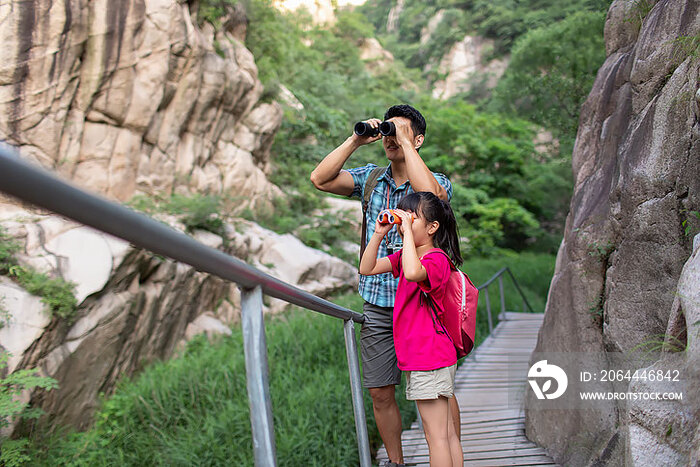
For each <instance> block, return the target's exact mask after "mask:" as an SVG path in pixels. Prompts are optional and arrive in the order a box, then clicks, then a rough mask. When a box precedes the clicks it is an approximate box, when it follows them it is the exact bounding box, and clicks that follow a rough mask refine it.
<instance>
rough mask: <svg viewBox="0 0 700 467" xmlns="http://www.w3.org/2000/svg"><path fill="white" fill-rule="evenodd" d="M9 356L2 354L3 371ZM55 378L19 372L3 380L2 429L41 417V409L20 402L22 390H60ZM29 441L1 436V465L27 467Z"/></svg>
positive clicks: (0, 387)
mask: <svg viewBox="0 0 700 467" xmlns="http://www.w3.org/2000/svg"><path fill="white" fill-rule="evenodd" d="M8 358H9V353H7V352H5V351H0V370H3V369H4V368H5V367H6V366H7V359H8ZM57 387H58V383H57V382H56V380H55V379H53V378H48V377H43V376H39V375H38V374H37V371H36V370H18V371H15V372H14V373H11V374H10V375H8V376H5V377H4V378H2V377H0V428H5V427H7V426H9V425H10V423H11V422H12V420H13V419H14V418H17V417H20V418H38V417H39V416H40V415H41V414H42V411H41V410H40V409H29V404H27V403H24V402H22V401H21V400H20V399H19V396H20V394H21V393H22V392H23V391H27V390H32V389H35V388H42V389H45V390H47V391H50V390H51V389H54V388H57ZM28 448H29V441H28V440H26V439H18V440H11V439H8V438H3V437H0V465H3V466H6V467H14V466H20V465H25V464H27V463H28V462H29V461H30V460H31V457H30V456H29V454H28V452H27V451H28Z"/></svg>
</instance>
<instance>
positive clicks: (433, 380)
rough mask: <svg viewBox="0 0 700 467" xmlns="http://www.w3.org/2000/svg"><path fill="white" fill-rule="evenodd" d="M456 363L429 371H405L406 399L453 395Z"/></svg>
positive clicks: (448, 396) (413, 399)
mask: <svg viewBox="0 0 700 467" xmlns="http://www.w3.org/2000/svg"><path fill="white" fill-rule="evenodd" d="M456 372H457V364H456V363H455V364H454V365H452V366H446V367H443V368H438V369H437V370H429V371H406V372H405V374H406V399H408V400H410V401H415V400H426V399H437V398H438V397H440V396H443V397H447V398H450V397H453V396H454V392H455V373H456Z"/></svg>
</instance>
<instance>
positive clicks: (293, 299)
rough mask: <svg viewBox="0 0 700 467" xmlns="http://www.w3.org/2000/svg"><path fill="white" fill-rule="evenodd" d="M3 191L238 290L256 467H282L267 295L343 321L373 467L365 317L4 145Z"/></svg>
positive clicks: (363, 457)
mask: <svg viewBox="0 0 700 467" xmlns="http://www.w3.org/2000/svg"><path fill="white" fill-rule="evenodd" d="M0 190H1V191H4V192H5V193H7V194H9V195H12V196H14V197H16V198H19V199H20V200H22V201H26V202H29V203H31V204H34V205H36V206H39V207H42V208H45V209H48V210H50V211H53V212H56V213H58V214H61V215H63V216H65V217H68V218H70V219H73V220H75V221H77V222H80V223H82V224H85V225H89V226H91V227H94V228H96V229H98V230H101V231H103V232H106V233H109V234H111V235H114V236H116V237H119V238H121V239H124V240H126V241H128V242H130V243H132V244H133V245H135V246H137V247H140V248H144V249H146V250H150V251H151V252H154V253H156V254H159V255H163V256H167V257H170V258H172V259H174V260H176V261H180V262H183V263H186V264H189V265H190V266H192V267H194V268H195V269H197V270H198V271H203V272H207V273H209V274H213V275H215V276H218V277H220V278H222V279H225V280H228V281H231V282H235V283H237V284H238V285H239V287H240V288H241V325H242V328H243V340H244V351H245V358H246V375H247V385H248V399H249V404H250V409H251V410H250V413H251V427H252V432H253V451H254V456H255V465H256V466H274V465H277V460H276V454H275V442H274V430H273V425H272V408H271V405H270V389H269V381H268V365H267V348H266V341H265V325H264V321H263V314H262V295H263V294H266V295H270V296H272V297H275V298H279V299H281V300H284V301H286V302H288V303H291V304H294V305H298V306H300V307H303V308H306V309H309V310H312V311H316V312H319V313H323V314H325V315H328V316H333V317H335V318H340V319H342V320H344V334H345V347H346V353H347V359H348V371H349V376H350V386H351V392H352V402H353V413H354V416H355V430H356V435H357V443H358V451H359V455H360V465H361V466H362V467H365V466H366V467H369V466H370V465H371V454H370V450H369V436H368V433H367V422H366V417H365V411H364V402H363V397H362V387H361V384H360V369H359V360H358V358H357V344H356V339H355V328H354V323H362V322H363V321H364V315H362V314H360V313H357V312H355V311H352V310H349V309H347V308H344V307H341V306H338V305H336V304H334V303H332V302H329V301H327V300H324V299H322V298H319V297H316V296H315V295H313V294H310V293H308V292H306V291H304V290H301V289H299V288H297V287H294V286H292V285H290V284H288V283H286V282H283V281H281V280H279V279H277V278H275V277H272V276H270V275H269V274H265V273H263V272H262V271H259V270H258V269H256V268H254V267H252V266H249V265H247V264H246V263H244V262H243V261H241V260H239V259H237V258H234V257H232V256H230V255H227V254H226V253H224V252H222V251H220V250H217V249H215V248H211V247H208V246H206V245H203V244H201V243H199V242H197V241H196V240H194V239H193V238H191V237H189V236H188V235H186V234H184V233H182V232H178V231H177V230H175V229H173V228H171V227H168V226H166V225H164V224H162V223H160V222H158V221H156V220H153V219H151V218H150V217H148V216H146V215H144V214H141V213H138V212H136V211H133V210H131V209H128V208H126V207H124V206H122V205H120V204H118V203H115V202H113V201H109V200H107V199H104V198H102V197H99V196H96V195H94V194H90V193H88V192H86V191H84V190H81V189H79V188H76V187H75V186H72V185H71V184H69V183H67V182H65V181H63V180H60V179H59V178H57V177H56V176H55V175H53V174H51V173H50V172H48V171H46V170H45V169H43V168H39V167H36V166H32V165H30V164H29V163H27V162H25V161H23V160H22V159H21V158H20V156H19V155H18V154H17V152H16V151H15V150H13V149H11V148H9V147H7V146H4V145H0Z"/></svg>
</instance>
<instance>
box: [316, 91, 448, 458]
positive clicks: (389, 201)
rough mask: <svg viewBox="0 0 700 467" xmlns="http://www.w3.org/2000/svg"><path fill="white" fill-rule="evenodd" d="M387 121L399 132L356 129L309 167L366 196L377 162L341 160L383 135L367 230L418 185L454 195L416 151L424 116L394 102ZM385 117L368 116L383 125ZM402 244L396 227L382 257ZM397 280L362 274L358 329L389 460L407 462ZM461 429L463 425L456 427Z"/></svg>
mask: <svg viewBox="0 0 700 467" xmlns="http://www.w3.org/2000/svg"><path fill="white" fill-rule="evenodd" d="M384 120H385V121H390V122H392V123H394V125H395V127H396V133H395V134H394V135H391V136H382V135H381V133H380V134H378V135H376V136H359V135H357V134H355V133H353V134H352V136H350V137H349V138H347V139H346V140H345V142H343V143H342V144H341V145H340V146H338V147H337V148H335V149H334V150H333V151H331V152H330V154H328V155H327V156H326V157H325V158H324V159H323V160H322V161H321V162H320V163H319V164H318V165H317V166H316V168H315V169H314V170H313V172H312V173H311V182H312V183H313V184H314V186H315V187H316V188H317V189H319V190H321V191H325V192H329V193H334V194H337V195H344V196H354V197H363V195H364V193H363V191H364V187H365V182H366V181H367V179H368V177H369V176H370V173H371V172H372V171H373V169H375V168H376V166H375V165H374V164H367V165H365V166H363V167H356V168H352V169H349V170H344V169H343V165H344V164H345V162H346V161H347V160H348V158H349V157H350V156H351V155H352V154H353V153H354V152H355V150H357V149H358V148H359V147H361V146H363V145H365V144H370V143H373V142H375V141H378V140H380V139H381V140H382V144H383V145H384V152H385V153H386V157H387V159H388V160H389V163H390V164H389V167H388V168H387V170H386V172H385V173H383V174H382V175H381V176H380V177H379V179H378V180H377V185H376V187H375V188H374V190H373V191H372V194H371V197H370V199H369V205H368V207H367V212H366V214H365V215H366V220H367V235H366V238H365V240H364V241H365V243H366V242H367V241H368V239H369V238H370V237H371V236H372V233H373V232H374V221H375V220H376V219H377V216H378V215H379V212H380V211H381V210H382V209H393V208H395V207H396V205H397V204H398V202H399V200H400V199H401V198H403V197H404V196H405V195H407V194H410V193H413V192H414V191H430V192H432V193H434V194H435V195H437V196H438V197H440V198H441V199H444V200H449V199H450V198H451V197H452V185H451V184H450V181H449V180H448V179H447V177H445V176H444V175H442V174H439V173H433V172H431V171H430V170H429V169H428V167H427V166H426V165H425V163H424V162H423V159H421V157H420V156H419V155H418V150H419V149H420V147H421V146H422V145H423V142H424V139H425V128H426V124H425V119H424V118H423V116H422V115H421V113H420V112H419V111H418V110H416V109H414V108H413V107H411V106H409V105H395V106H393V107H391V108H389V110H387V111H386V114H385V115H384ZM381 122H382V121H381V120H379V119H377V118H371V119H369V120H367V121H366V123H368V124H369V125H370V126H371V127H372V128H379V124H380V123H381ZM398 248H401V237H400V236H399V234H398V232H397V230H396V229H392V230H391V231H390V232H389V233H388V234H387V236H386V241H385V242H384V243H382V245H381V247H380V248H379V252H378V257H384V256H387V255H388V254H389V253H391V252H392V251H394V250H396V249H398ZM396 285H397V280H396V279H394V278H393V276H392V275H391V274H380V275H376V276H360V295H362V297H363V298H364V300H365V303H364V306H363V311H364V315H365V322H364V323H363V324H362V330H361V332H360V347H361V353H362V376H363V384H364V386H365V387H366V388H368V390H369V394H370V396H371V397H372V406H373V409H374V418H375V420H376V422H377V428H378V429H379V435H380V436H381V437H382V441H383V442H384V446H385V447H386V451H387V455H388V457H389V462H388V463H387V464H385V465H388V466H395V465H401V464H403V451H402V448H401V415H400V413H399V406H398V404H397V403H396V399H395V395H394V393H395V387H396V385H397V384H400V383H401V371H400V370H399V369H398V367H397V366H396V352H395V351H394V340H393V333H392V316H393V306H394V296H395V295H396ZM450 400H451V401H453V402H451V405H450V410H451V412H452V418H453V421H454V423H456V426H457V427H459V407H458V406H457V402H456V398H454V397H453V398H451V399H450ZM457 432H458V433H459V430H457Z"/></svg>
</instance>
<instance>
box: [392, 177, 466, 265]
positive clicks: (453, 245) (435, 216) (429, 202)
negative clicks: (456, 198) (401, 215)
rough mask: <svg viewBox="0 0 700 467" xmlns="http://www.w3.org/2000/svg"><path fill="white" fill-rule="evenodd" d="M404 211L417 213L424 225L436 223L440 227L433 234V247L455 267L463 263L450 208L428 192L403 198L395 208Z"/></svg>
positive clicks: (453, 217)
mask: <svg viewBox="0 0 700 467" xmlns="http://www.w3.org/2000/svg"><path fill="white" fill-rule="evenodd" d="M397 207H398V208H399V209H403V210H404V211H412V212H415V213H418V214H419V215H420V216H421V217H422V218H423V219H425V222H426V223H430V222H435V221H438V223H439V224H440V226H439V227H438V229H437V232H435V237H433V242H434V243H435V246H436V247H438V248H440V249H441V250H443V251H444V252H445V253H447V256H449V257H450V259H452V263H453V264H454V265H455V266H460V265H461V264H462V263H463V262H464V261H463V260H462V255H461V254H460V252H459V231H458V229H457V220H456V219H455V214H454V212H452V207H450V203H448V202H447V201H443V200H441V199H440V198H438V197H437V196H435V195H434V194H433V193H431V192H429V191H418V192H416V193H411V194H410V195H406V196H404V197H403V198H402V199H401V201H399V204H398V206H397Z"/></svg>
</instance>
